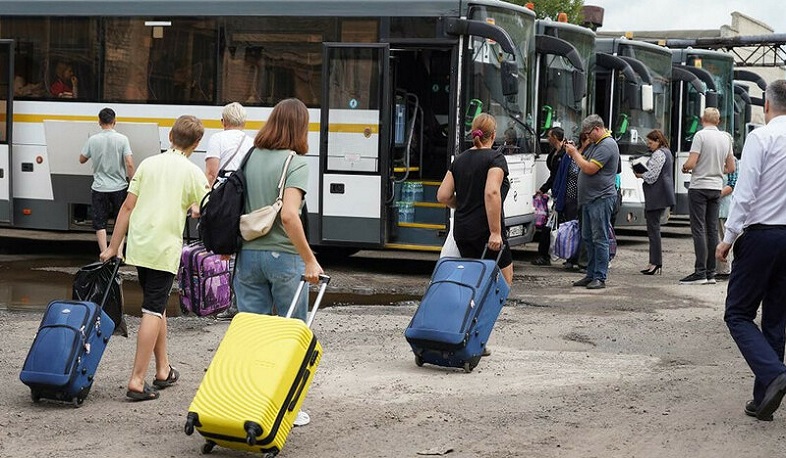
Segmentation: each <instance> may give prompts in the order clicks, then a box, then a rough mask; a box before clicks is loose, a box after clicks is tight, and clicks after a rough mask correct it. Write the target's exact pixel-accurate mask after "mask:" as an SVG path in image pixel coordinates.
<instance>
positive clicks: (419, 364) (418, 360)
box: [415, 355, 423, 367]
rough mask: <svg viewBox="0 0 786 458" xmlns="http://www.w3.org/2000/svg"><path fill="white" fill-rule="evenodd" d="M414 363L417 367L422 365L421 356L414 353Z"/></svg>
mask: <svg viewBox="0 0 786 458" xmlns="http://www.w3.org/2000/svg"><path fill="white" fill-rule="evenodd" d="M415 364H417V366H418V367H423V357H422V356H420V355H415Z"/></svg>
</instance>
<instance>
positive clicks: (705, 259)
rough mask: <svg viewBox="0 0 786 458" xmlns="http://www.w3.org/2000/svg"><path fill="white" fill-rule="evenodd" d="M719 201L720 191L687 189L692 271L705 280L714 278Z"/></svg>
mask: <svg viewBox="0 0 786 458" xmlns="http://www.w3.org/2000/svg"><path fill="white" fill-rule="evenodd" d="M719 199H720V191H716V190H714V189H688V204H689V207H690V232H691V235H692V236H693V251H694V253H695V254H696V263H695V264H694V268H693V271H694V272H695V273H698V274H702V275H706V276H707V278H710V277H714V276H715V247H717V246H718V210H719V206H718V205H719V202H718V200H719Z"/></svg>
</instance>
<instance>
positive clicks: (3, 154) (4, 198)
mask: <svg viewBox="0 0 786 458" xmlns="http://www.w3.org/2000/svg"><path fill="white" fill-rule="evenodd" d="M13 102H14V41H13V40H0V223H11V215H12V214H13V212H12V211H11V190H12V187H11V127H12V126H13V125H14V123H13V106H14V105H13Z"/></svg>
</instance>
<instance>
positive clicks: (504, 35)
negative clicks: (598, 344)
mask: <svg viewBox="0 0 786 458" xmlns="http://www.w3.org/2000/svg"><path fill="white" fill-rule="evenodd" d="M444 23H445V33H446V34H447V35H452V36H461V35H473V36H476V37H481V38H491V39H492V40H494V41H496V42H497V44H499V45H500V47H501V48H502V50H503V51H505V52H506V53H508V54H510V55H513V56H515V55H516V46H515V45H514V44H513V39H511V38H510V35H509V34H508V32H507V31H505V29H503V28H502V27H499V26H497V25H494V24H489V23H487V22H484V21H477V20H473V19H460V18H455V17H449V18H446V19H445V21H444Z"/></svg>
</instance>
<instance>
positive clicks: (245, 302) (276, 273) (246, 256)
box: [233, 250, 308, 321]
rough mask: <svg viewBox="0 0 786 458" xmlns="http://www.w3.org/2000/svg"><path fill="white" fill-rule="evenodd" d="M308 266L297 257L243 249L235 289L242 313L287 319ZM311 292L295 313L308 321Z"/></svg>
mask: <svg viewBox="0 0 786 458" xmlns="http://www.w3.org/2000/svg"><path fill="white" fill-rule="evenodd" d="M305 271H306V265H305V264H304V263H303V260H302V259H301V258H300V256H299V255H297V254H292V253H283V252H280V251H266V250H241V251H240V253H239V254H238V255H237V259H236V261H235V278H234V281H233V286H234V288H235V297H236V298H237V310H238V311H239V312H250V313H259V314H263V315H272V314H273V313H276V314H278V315H280V316H286V314H287V311H288V310H289V306H290V304H292V299H293V298H294V297H295V292H296V291H297V287H298V285H299V284H300V278H301V276H302V275H303V274H304V273H305ZM307 313H308V289H307V288H304V291H303V292H302V294H301V295H300V300H299V301H298V303H297V305H296V306H295V310H294V312H293V313H292V316H293V317H294V318H300V319H301V320H303V321H306V314H307Z"/></svg>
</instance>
